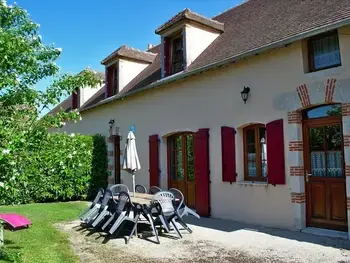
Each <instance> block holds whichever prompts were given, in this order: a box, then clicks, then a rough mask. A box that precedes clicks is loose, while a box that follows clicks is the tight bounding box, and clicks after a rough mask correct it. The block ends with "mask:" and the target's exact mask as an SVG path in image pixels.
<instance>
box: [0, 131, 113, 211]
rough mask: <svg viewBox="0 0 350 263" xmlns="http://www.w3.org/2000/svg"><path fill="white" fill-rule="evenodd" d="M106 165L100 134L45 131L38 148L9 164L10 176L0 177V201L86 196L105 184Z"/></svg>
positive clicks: (44, 199) (81, 197)
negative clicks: (89, 134)
mask: <svg viewBox="0 0 350 263" xmlns="http://www.w3.org/2000/svg"><path fill="white" fill-rule="evenodd" d="M107 166H108V159H107V146H106V142H105V138H104V137H103V136H101V135H95V136H86V135H75V134H66V133H51V134H48V136H47V140H46V141H44V142H42V143H41V145H40V148H39V149H35V150H33V151H30V152H26V153H24V154H23V155H22V156H21V161H20V162H19V163H15V164H14V163H13V162H12V164H10V165H9V169H10V171H6V172H7V173H10V175H11V176H6V177H5V181H4V178H3V179H2V180H1V178H0V181H3V182H2V183H3V185H2V187H0V205H5V204H23V203H30V202H53V201H69V200H81V199H86V198H90V197H91V196H93V195H94V194H96V191H97V189H98V188H100V187H105V186H106V184H107V176H108V170H107ZM6 170H7V169H6Z"/></svg>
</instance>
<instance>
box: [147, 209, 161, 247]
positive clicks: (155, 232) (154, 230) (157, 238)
mask: <svg viewBox="0 0 350 263" xmlns="http://www.w3.org/2000/svg"><path fill="white" fill-rule="evenodd" d="M148 218H149V221H150V223H151V226H152V230H153V233H154V235H155V236H156V240H157V244H160V242H159V237H158V232H157V229H156V228H155V226H154V221H153V218H152V215H148Z"/></svg>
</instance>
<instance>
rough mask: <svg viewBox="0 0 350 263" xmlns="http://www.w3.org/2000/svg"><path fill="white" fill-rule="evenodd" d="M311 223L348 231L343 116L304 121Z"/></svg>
mask: <svg viewBox="0 0 350 263" xmlns="http://www.w3.org/2000/svg"><path fill="white" fill-rule="evenodd" d="M303 127H304V131H303V132H304V154H305V158H304V160H305V189H306V205H307V209H306V210H307V225H308V226H312V227H321V228H328V229H336V230H341V231H347V212H346V188H345V176H344V175H345V173H344V158H343V156H344V153H343V152H344V151H343V138H342V137H343V136H342V120H341V117H327V118H320V119H310V120H304V121H303Z"/></svg>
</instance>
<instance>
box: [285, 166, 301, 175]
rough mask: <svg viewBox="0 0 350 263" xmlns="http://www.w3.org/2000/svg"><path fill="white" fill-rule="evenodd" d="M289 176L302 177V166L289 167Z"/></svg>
mask: <svg viewBox="0 0 350 263" xmlns="http://www.w3.org/2000/svg"><path fill="white" fill-rule="evenodd" d="M289 172H290V176H304V167H303V166H291V167H289Z"/></svg>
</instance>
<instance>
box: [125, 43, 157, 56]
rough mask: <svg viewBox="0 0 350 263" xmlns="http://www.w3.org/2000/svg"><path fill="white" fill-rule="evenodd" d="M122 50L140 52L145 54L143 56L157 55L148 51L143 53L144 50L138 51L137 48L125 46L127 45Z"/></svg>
mask: <svg viewBox="0 0 350 263" xmlns="http://www.w3.org/2000/svg"><path fill="white" fill-rule="evenodd" d="M124 48H126V49H128V50H132V51H137V52H141V53H145V54H150V55H157V54H156V53H153V52H149V51H147V50H146V51H145V50H141V49H138V48H134V47H131V46H127V45H124Z"/></svg>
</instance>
